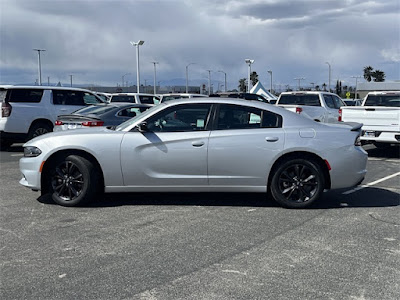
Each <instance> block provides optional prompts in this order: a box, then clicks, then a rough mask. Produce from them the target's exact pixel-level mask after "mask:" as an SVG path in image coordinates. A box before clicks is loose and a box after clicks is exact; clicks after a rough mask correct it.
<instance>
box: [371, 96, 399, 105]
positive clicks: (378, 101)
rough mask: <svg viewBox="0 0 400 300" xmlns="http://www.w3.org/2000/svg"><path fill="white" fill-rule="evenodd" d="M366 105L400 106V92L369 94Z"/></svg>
mask: <svg viewBox="0 0 400 300" xmlns="http://www.w3.org/2000/svg"><path fill="white" fill-rule="evenodd" d="M364 106H389V107H400V94H394V95H368V97H367V100H366V101H365V104H364Z"/></svg>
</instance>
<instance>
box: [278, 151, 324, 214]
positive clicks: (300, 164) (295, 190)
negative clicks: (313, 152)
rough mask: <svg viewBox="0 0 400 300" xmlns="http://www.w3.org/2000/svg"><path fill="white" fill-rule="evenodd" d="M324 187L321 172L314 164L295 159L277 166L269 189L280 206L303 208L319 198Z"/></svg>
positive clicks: (309, 161)
mask: <svg viewBox="0 0 400 300" xmlns="http://www.w3.org/2000/svg"><path fill="white" fill-rule="evenodd" d="M324 185H325V183H324V176H323V173H322V170H321V168H320V167H319V165H318V164H317V163H316V162H314V161H311V160H306V159H302V158H296V159H291V160H289V161H286V162H284V163H282V164H281V165H279V166H278V168H277V169H276V170H275V172H274V174H273V177H272V181H271V186H270V188H271V193H272V196H273V197H274V199H275V200H276V201H277V202H278V203H279V204H281V205H282V206H284V207H287V208H305V207H307V206H309V205H311V203H313V202H314V201H315V200H317V199H318V198H319V197H320V196H321V194H322V192H323V190H324Z"/></svg>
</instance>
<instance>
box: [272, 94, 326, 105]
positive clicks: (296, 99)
mask: <svg viewBox="0 0 400 300" xmlns="http://www.w3.org/2000/svg"><path fill="white" fill-rule="evenodd" d="M278 104H288V105H308V106H321V102H320V101H319V96H318V95H316V94H312V95H308V94H287V95H286V94H285V95H281V98H280V99H279V103H278Z"/></svg>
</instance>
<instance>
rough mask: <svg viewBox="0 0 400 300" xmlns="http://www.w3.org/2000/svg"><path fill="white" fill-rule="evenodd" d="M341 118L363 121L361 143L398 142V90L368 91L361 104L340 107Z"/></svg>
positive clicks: (399, 132)
mask: <svg viewBox="0 0 400 300" xmlns="http://www.w3.org/2000/svg"><path fill="white" fill-rule="evenodd" d="M341 119H342V121H343V122H358V123H363V126H362V132H361V142H363V143H373V144H374V145H375V146H377V147H380V146H386V145H388V144H400V91H385V92H370V93H368V94H367V96H366V97H365V98H364V101H363V103H362V104H361V106H346V107H342V108H341Z"/></svg>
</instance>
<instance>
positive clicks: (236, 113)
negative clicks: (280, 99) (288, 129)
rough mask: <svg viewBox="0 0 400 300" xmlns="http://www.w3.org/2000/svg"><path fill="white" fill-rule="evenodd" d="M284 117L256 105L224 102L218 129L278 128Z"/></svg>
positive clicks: (220, 110)
mask: <svg viewBox="0 0 400 300" xmlns="http://www.w3.org/2000/svg"><path fill="white" fill-rule="evenodd" d="M281 126H282V117H281V116H280V115H277V114H275V113H272V112H270V111H267V110H261V109H258V108H254V107H247V106H240V105H231V104H223V105H221V106H220V109H219V112H218V125H217V129H219V130H221V129H250V128H278V127H281Z"/></svg>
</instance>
